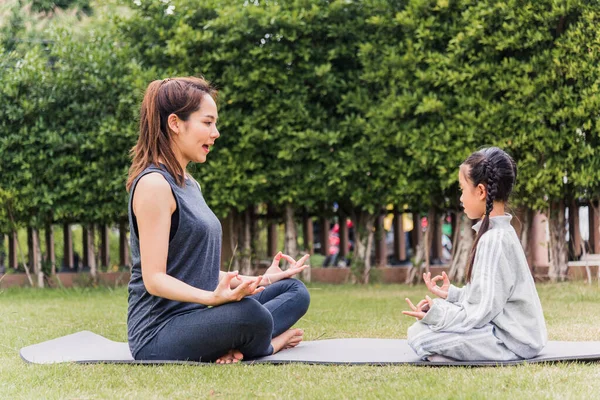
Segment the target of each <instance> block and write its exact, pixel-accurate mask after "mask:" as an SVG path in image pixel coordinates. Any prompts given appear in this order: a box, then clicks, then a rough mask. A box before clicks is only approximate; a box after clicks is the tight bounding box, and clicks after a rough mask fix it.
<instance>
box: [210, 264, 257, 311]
mask: <svg viewBox="0 0 600 400" xmlns="http://www.w3.org/2000/svg"><path fill="white" fill-rule="evenodd" d="M238 275H239V273H238V271H233V272H227V273H226V274H225V276H223V279H221V281H220V282H219V285H218V286H217V288H216V289H215V290H214V292H213V298H212V300H211V302H210V304H209V305H210V306H213V307H214V306H220V305H221V304H225V303H231V302H234V301H240V300H242V299H243V298H244V297H246V296H252V295H254V294H257V293H260V292H262V291H263V290H265V288H264V287H263V286H261V287H259V286H258V284H259V283H260V281H261V280H262V276H257V277H256V278H251V279H241V278H239V277H238ZM233 279H239V280H240V281H242V283H240V284H239V285H238V286H237V287H236V288H235V289H231V281H232V280H233Z"/></svg>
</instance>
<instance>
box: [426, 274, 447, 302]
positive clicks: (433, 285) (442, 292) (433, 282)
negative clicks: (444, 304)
mask: <svg viewBox="0 0 600 400" xmlns="http://www.w3.org/2000/svg"><path fill="white" fill-rule="evenodd" d="M423 280H424V281H425V285H427V289H429V291H430V292H431V293H433V294H435V295H436V296H438V297H441V298H442V299H446V298H448V289H450V278H448V275H446V273H445V272H442V275H441V276H440V275H438V276H436V277H434V278H433V279H432V278H431V272H427V273H424V274H423ZM439 280H441V281H442V286H438V285H437V281H439Z"/></svg>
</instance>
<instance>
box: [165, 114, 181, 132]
mask: <svg viewBox="0 0 600 400" xmlns="http://www.w3.org/2000/svg"><path fill="white" fill-rule="evenodd" d="M180 124H181V120H180V119H179V117H178V116H177V115H175V114H170V115H169V116H168V117H167V126H168V127H169V129H170V130H171V131H173V133H176V134H178V133H179V126H180Z"/></svg>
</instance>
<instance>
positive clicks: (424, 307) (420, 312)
mask: <svg viewBox="0 0 600 400" xmlns="http://www.w3.org/2000/svg"><path fill="white" fill-rule="evenodd" d="M404 300H406V302H407V303H408V306H409V307H410V309H411V311H402V314H404V315H408V316H410V317H415V318H416V319H418V320H422V319H423V318H425V314H427V311H429V310H430V309H431V307H433V300H431V298H430V297H429V296H425V299H423V300H421V301H420V302H419V303H417V305H416V306H415V305H414V304H413V303H412V301H410V299H409V298H408V297H407V298H406V299H404Z"/></svg>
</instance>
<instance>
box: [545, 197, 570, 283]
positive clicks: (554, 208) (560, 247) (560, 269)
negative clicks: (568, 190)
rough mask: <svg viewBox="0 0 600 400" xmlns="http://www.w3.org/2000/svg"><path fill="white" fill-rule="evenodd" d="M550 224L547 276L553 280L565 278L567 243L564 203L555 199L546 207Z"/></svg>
mask: <svg viewBox="0 0 600 400" xmlns="http://www.w3.org/2000/svg"><path fill="white" fill-rule="evenodd" d="M548 222H549V225H550V268H549V269H548V276H549V277H550V279H551V280H552V281H553V282H556V281H557V280H558V279H560V280H565V278H566V276H567V243H566V240H565V234H566V224H565V222H566V221H565V204H564V201H562V200H561V201H555V202H552V203H551V204H550V206H549V207H548Z"/></svg>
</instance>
